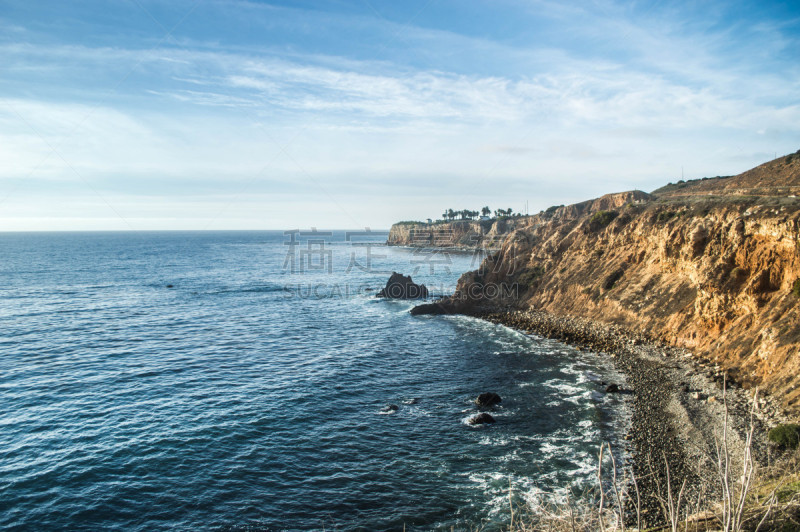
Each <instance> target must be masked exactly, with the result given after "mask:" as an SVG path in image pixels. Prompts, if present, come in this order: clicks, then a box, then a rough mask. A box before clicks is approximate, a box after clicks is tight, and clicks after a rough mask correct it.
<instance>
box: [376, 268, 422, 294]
mask: <svg viewBox="0 0 800 532" xmlns="http://www.w3.org/2000/svg"><path fill="white" fill-rule="evenodd" d="M378 297H385V298H389V299H423V298H426V297H428V289H427V288H426V287H425V285H424V284H416V283H415V282H414V281H412V280H411V276H408V275H403V274H402V273H397V272H392V276H391V277H389V280H388V281H387V282H386V286H385V287H384V288H383V289H382V290H381V291H380V292H378Z"/></svg>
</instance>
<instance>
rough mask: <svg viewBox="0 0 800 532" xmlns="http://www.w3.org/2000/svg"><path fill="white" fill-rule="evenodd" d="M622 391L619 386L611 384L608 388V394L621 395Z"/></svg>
mask: <svg viewBox="0 0 800 532" xmlns="http://www.w3.org/2000/svg"><path fill="white" fill-rule="evenodd" d="M620 391H621V390H620V389H619V385H617V384H609V385H608V386H606V393H619V392H620Z"/></svg>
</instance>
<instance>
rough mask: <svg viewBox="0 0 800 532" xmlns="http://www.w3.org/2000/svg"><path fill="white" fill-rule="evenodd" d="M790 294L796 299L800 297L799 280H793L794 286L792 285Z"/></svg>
mask: <svg viewBox="0 0 800 532" xmlns="http://www.w3.org/2000/svg"><path fill="white" fill-rule="evenodd" d="M792 293H793V294H794V295H796V296H797V297H800V279H795V280H794V284H793V285H792Z"/></svg>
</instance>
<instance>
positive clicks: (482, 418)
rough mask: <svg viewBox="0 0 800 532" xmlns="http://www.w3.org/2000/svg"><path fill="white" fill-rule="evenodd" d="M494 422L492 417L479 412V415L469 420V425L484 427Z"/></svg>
mask: <svg viewBox="0 0 800 532" xmlns="http://www.w3.org/2000/svg"><path fill="white" fill-rule="evenodd" d="M494 422H495V420H494V418H493V417H492V416H490V415H489V414H487V413H486V412H481V413H480V414H476V415H474V416H472V417H471V418H469V424H470V425H484V424H487V423H494Z"/></svg>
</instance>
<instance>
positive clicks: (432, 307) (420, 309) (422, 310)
mask: <svg viewBox="0 0 800 532" xmlns="http://www.w3.org/2000/svg"><path fill="white" fill-rule="evenodd" d="M409 312H411V315H412V316H423V315H426V314H431V315H436V316H438V315H440V314H449V312H448V311H447V309H446V308H444V307H443V306H442V305H440V304H439V303H425V304H423V305H417V306H416V307H414V308H412V309H411V310H410V311H409Z"/></svg>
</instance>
